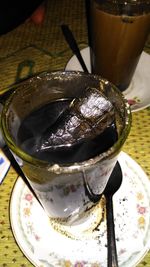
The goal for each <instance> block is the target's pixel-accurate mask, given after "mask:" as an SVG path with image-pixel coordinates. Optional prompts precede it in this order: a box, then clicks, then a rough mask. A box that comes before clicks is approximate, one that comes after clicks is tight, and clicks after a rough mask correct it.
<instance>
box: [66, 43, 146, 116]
mask: <svg viewBox="0 0 150 267" xmlns="http://www.w3.org/2000/svg"><path fill="white" fill-rule="evenodd" d="M81 54H82V56H83V59H84V61H85V63H86V66H87V68H88V70H89V72H91V62H90V50H89V47H86V48H84V49H82V50H81ZM65 69H66V70H79V71H83V69H82V67H81V66H80V63H79V61H78V59H77V58H76V56H75V55H74V56H73V57H71V59H70V60H69V61H68V63H67V65H66V68H65ZM149 69H150V55H149V54H148V53H145V52H143V53H142V55H141V57H140V60H139V63H138V65H137V68H136V70H135V73H134V76H133V79H132V81H131V84H130V86H129V88H127V90H125V91H124V96H125V97H126V98H127V100H128V102H129V104H130V105H131V110H132V112H135V111H139V110H141V109H144V108H146V107H148V106H150V90H149V84H150V75H149Z"/></svg>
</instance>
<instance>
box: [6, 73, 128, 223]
mask: <svg viewBox="0 0 150 267" xmlns="http://www.w3.org/2000/svg"><path fill="white" fill-rule="evenodd" d="M130 125H131V113H130V108H129V105H128V103H127V102H126V100H125V99H124V97H123V95H122V93H121V92H120V91H119V90H117V88H116V87H115V86H114V85H112V84H111V83H109V82H108V81H107V80H105V79H102V78H100V77H99V76H97V75H92V74H85V73H82V72H64V71H62V72H61V71H58V72H52V73H42V74H40V75H38V76H35V77H33V78H31V79H29V80H27V81H25V82H22V83H20V84H19V85H18V86H17V87H16V88H15V91H14V93H13V94H12V95H11V96H10V98H9V99H8V100H7V102H6V104H5V106H4V109H3V112H2V130H3V135H4V138H5V141H6V143H7V145H8V146H9V148H10V149H11V151H12V152H13V153H14V154H15V155H17V157H19V158H20V162H21V163H22V164H21V168H22V170H23V172H24V174H25V176H26V177H27V179H28V181H29V183H30V184H31V186H32V188H33V190H34V191H35V194H36V195H37V197H38V199H39V201H40V203H41V204H42V206H43V208H44V209H45V211H46V213H47V214H48V216H49V217H50V218H51V220H54V221H57V223H58V224H63V225H74V224H78V223H80V222H81V221H82V222H83V221H85V220H86V219H87V215H88V216H89V213H91V212H92V213H93V212H94V210H95V209H96V207H97V205H98V203H97V202H95V201H94V200H92V199H91V198H89V195H88V194H87V189H89V188H90V192H92V194H94V195H96V196H97V195H98V196H101V194H102V193H103V191H104V188H105V186H106V184H107V181H108V179H109V176H110V174H111V172H112V170H113V168H114V166H115V164H116V161H117V156H118V153H119V151H120V149H121V148H122V146H123V144H124V142H125V140H126V138H127V136H128V133H129V130H130ZM99 200H100V198H99ZM98 213H99V212H98Z"/></svg>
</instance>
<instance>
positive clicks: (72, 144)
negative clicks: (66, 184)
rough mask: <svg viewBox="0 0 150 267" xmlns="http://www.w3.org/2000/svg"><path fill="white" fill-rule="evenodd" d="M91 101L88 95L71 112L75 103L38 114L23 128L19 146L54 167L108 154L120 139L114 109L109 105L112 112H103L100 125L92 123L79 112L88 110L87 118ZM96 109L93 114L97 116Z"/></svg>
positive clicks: (53, 105) (64, 103)
mask: <svg viewBox="0 0 150 267" xmlns="http://www.w3.org/2000/svg"><path fill="white" fill-rule="evenodd" d="M90 97H91V95H90ZM92 97H93V96H92ZM101 98H102V96H101ZM85 99H86V101H85ZM91 99H93V98H91ZM91 99H90V101H91ZM96 99H97V97H96ZM100 100H103V99H100ZM90 101H89V95H87V96H86V98H84V101H83V99H81V100H78V101H76V103H75V105H74V106H73V108H72V107H71V108H70V103H71V99H59V100H57V101H55V102H50V103H48V104H47V105H45V106H42V107H40V108H39V109H37V110H34V111H33V112H32V113H31V114H29V115H28V116H27V117H26V118H25V119H24V120H23V122H22V124H21V126H20V129H19V131H18V145H19V146H20V147H21V148H22V149H23V150H24V151H26V152H27V153H29V154H30V155H32V156H34V157H36V158H39V159H42V160H46V161H48V162H50V163H52V164H53V163H59V164H61V163H62V164H64V163H65V164H67V163H73V162H81V161H84V160H87V159H89V158H92V157H94V156H97V155H98V154H100V153H102V152H105V151H107V150H108V149H109V148H110V147H111V146H113V144H114V143H115V142H116V141H117V139H118V133H117V129H116V124H115V117H114V112H112V110H113V109H112V107H111V109H110V105H109V109H110V111H109V110H104V111H103V110H102V112H103V114H102V116H101V117H100V120H98V121H94V118H95V116H93V117H92V120H91V118H90V119H89V118H86V119H85V118H83V114H79V112H78V110H77V109H78V107H80V108H81V109H82V108H83V107H84V108H85V110H86V112H85V113H86V114H87V113H88V112H89V110H90V109H88V108H87V106H86V105H87V103H88V105H89V103H90ZM92 101H93V100H92ZM104 101H106V99H104ZM94 102H95V100H94ZM109 103H110V102H108V101H107V102H106V104H109ZM95 105H96V104H95ZM86 108H87V109H86ZM94 108H95V106H92V108H91V112H95V110H94ZM96 108H97V107H96ZM100 108H101V107H100ZM102 108H103V109H104V106H103V107H102ZM107 108H108V107H107ZM98 112H99V111H98ZM109 113H110V114H109ZM81 115H82V116H81ZM106 115H107V116H106ZM89 116H91V114H90V115H89ZM103 117H104V119H103ZM101 120H102V121H103V123H102V126H101V129H100V123H101ZM72 122H73V123H72ZM95 125H96V126H95ZM102 127H103V128H104V129H103V128H102ZM66 129H67V130H66ZM90 131H91V132H90ZM60 133H61V134H60ZM62 133H63V134H62Z"/></svg>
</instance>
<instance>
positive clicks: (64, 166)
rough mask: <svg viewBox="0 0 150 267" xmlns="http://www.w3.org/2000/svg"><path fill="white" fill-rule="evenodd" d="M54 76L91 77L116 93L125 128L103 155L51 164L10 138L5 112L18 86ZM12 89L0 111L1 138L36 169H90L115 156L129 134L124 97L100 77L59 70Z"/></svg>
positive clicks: (33, 78) (63, 170)
mask: <svg viewBox="0 0 150 267" xmlns="http://www.w3.org/2000/svg"><path fill="white" fill-rule="evenodd" d="M56 74H57V75H58V74H62V75H68V74H72V75H81V76H91V77H93V78H94V77H95V78H97V79H98V80H100V81H105V82H107V83H108V84H109V85H111V87H112V88H113V89H114V90H115V91H116V92H117V94H118V96H119V97H120V99H121V101H122V103H123V104H124V110H125V111H126V114H125V119H124V125H125V127H124V128H123V130H122V132H121V134H120V136H119V138H118V140H117V142H116V143H115V144H114V145H113V146H112V147H110V148H109V149H108V150H107V151H106V152H103V153H101V154H99V155H97V156H95V157H93V158H90V159H88V160H85V161H81V162H75V163H68V164H57V163H53V164H51V163H49V162H48V161H45V160H41V159H38V158H36V157H33V156H31V155H29V154H28V153H26V152H25V151H24V150H22V149H21V148H20V147H19V146H18V145H17V144H16V143H15V142H14V141H13V138H12V137H11V134H10V132H9V130H8V127H7V115H6V114H7V111H8V110H9V106H10V104H11V102H12V100H13V98H14V97H15V95H16V94H17V92H18V91H19V90H20V85H24V86H25V85H26V84H28V83H29V82H31V80H32V81H34V80H36V79H37V78H43V77H46V76H47V75H56ZM14 88H15V90H14V92H13V93H12V94H11V95H10V96H9V97H8V99H7V100H6V102H5V104H4V107H3V109H2V113H1V128H2V133H3V137H4V140H5V142H6V144H7V145H8V147H9V148H10V149H11V150H12V152H13V153H14V154H16V156H18V157H20V158H21V159H22V160H23V161H26V162H28V163H29V164H32V165H34V166H36V167H39V168H40V167H46V168H48V170H49V171H52V172H55V173H70V172H73V171H75V170H80V169H83V168H86V167H90V166H92V165H95V164H96V163H98V162H100V161H103V160H104V159H107V158H108V157H109V156H113V155H114V154H116V153H117V152H118V151H119V150H120V147H122V145H123V144H124V142H125V140H126V137H127V136H128V134H129V131H130V127H131V120H132V118H131V109H130V105H129V104H128V102H127V100H126V99H125V97H124V95H123V94H122V93H121V92H120V91H119V89H118V88H117V87H116V86H115V85H113V84H112V83H111V82H109V81H108V80H107V79H104V78H102V77H101V76H100V75H96V74H91V73H84V72H81V71H61V70H59V71H52V72H42V73H40V74H38V75H35V76H33V77H31V78H29V79H26V80H25V81H22V82H20V83H18V84H17V86H15V85H14Z"/></svg>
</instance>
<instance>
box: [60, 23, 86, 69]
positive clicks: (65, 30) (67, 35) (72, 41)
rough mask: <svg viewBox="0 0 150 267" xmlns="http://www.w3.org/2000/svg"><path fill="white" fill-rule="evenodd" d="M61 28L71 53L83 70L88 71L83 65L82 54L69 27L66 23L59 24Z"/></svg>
mask: <svg viewBox="0 0 150 267" xmlns="http://www.w3.org/2000/svg"><path fill="white" fill-rule="evenodd" d="M61 29H62V32H63V35H64V37H65V39H66V41H67V43H68V45H69V47H70V48H71V50H72V51H73V53H74V54H75V55H76V57H77V59H78V60H79V62H80V64H81V66H82V69H83V70H84V72H88V69H87V67H86V65H85V62H84V60H83V58H82V55H81V53H80V50H79V47H78V45H77V42H76V40H75V38H74V36H73V33H72V32H71V30H70V29H69V27H68V25H65V24H63V25H61Z"/></svg>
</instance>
